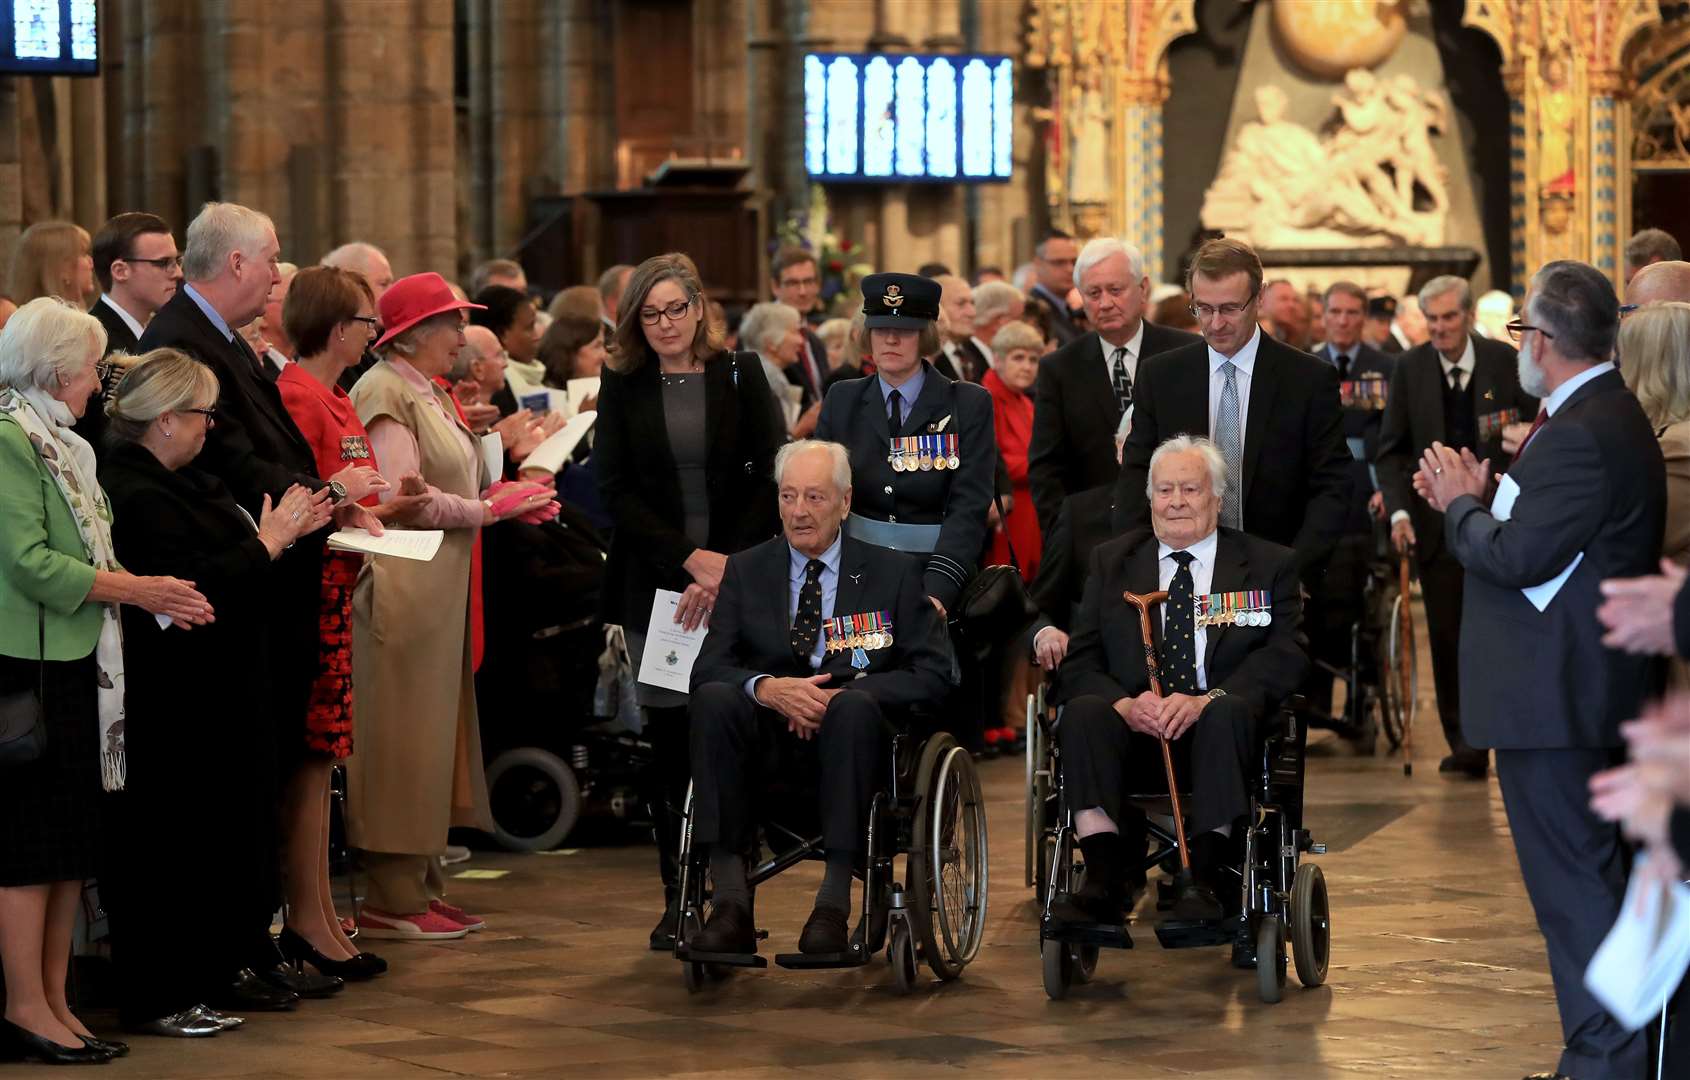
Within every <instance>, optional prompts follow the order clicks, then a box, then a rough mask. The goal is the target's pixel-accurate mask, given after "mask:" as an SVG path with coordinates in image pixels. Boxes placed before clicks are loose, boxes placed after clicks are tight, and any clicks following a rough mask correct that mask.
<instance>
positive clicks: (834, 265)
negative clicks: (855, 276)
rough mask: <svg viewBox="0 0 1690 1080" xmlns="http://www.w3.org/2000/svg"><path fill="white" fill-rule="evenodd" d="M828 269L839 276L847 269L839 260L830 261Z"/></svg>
mask: <svg viewBox="0 0 1690 1080" xmlns="http://www.w3.org/2000/svg"><path fill="white" fill-rule="evenodd" d="M827 268H828V269H829V270H832V271H833V272H834V273H836V274H837V273H839V272H840V271H841V270H843V269H845V264H844V263H842V262H840V261H839V260H838V259H830V260H828V264H827Z"/></svg>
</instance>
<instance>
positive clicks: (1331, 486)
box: [1114, 239, 1350, 582]
mask: <svg viewBox="0 0 1690 1080" xmlns="http://www.w3.org/2000/svg"><path fill="white" fill-rule="evenodd" d="M1261 287H1262V264H1261V260H1260V259H1259V258H1257V256H1256V253H1255V251H1254V250H1252V249H1251V248H1250V246H1249V245H1248V244H1245V243H1242V242H1240V241H1238V240H1229V239H1216V240H1210V241H1208V242H1206V243H1205V244H1204V245H1203V246H1202V247H1200V248H1198V249H1197V254H1196V255H1195V256H1194V257H1193V258H1192V261H1191V268H1190V269H1189V270H1188V271H1187V273H1186V291H1187V292H1188V293H1189V294H1190V295H1191V298H1192V304H1191V312H1192V314H1193V315H1195V316H1196V317H1197V327H1198V329H1199V330H1200V331H1201V332H1202V334H1203V340H1202V341H1201V342H1197V343H1194V344H1191V345H1186V346H1183V347H1181V348H1177V349H1173V350H1170V351H1168V352H1165V353H1162V354H1161V355H1159V356H1152V357H1148V358H1147V359H1145V360H1144V362H1143V363H1141V364H1140V365H1139V368H1138V381H1137V385H1136V386H1135V387H1134V388H1133V423H1132V430H1131V431H1130V432H1128V434H1127V442H1126V446H1125V448H1124V449H1123V451H1122V455H1121V472H1120V476H1119V479H1118V480H1117V481H1116V484H1115V513H1114V527H1115V531H1116V532H1117V533H1122V532H1126V531H1127V530H1128V529H1131V528H1135V527H1139V526H1143V525H1146V524H1148V522H1149V518H1150V505H1149V502H1148V500H1147V498H1146V495H1145V492H1146V490H1147V486H1146V485H1147V480H1148V479H1149V468H1150V455H1151V454H1152V453H1154V452H1155V450H1156V447H1158V446H1160V445H1161V444H1162V443H1163V442H1165V441H1166V440H1168V439H1170V438H1172V437H1173V436H1175V435H1206V436H1208V437H1209V438H1210V439H1212V440H1213V441H1214V443H1215V445H1216V446H1218V447H1219V448H1220V451H1221V456H1222V457H1223V458H1225V460H1226V465H1227V481H1228V482H1227V484H1226V495H1225V497H1224V502H1223V504H1222V507H1221V518H1220V523H1221V524H1222V525H1224V526H1226V527H1228V528H1231V529H1237V530H1239V531H1241V532H1247V533H1249V534H1250V535H1252V536H1257V537H1260V538H1262V539H1264V540H1271V541H1273V542H1274V543H1276V544H1281V545H1284V546H1285V547H1289V548H1292V549H1293V550H1295V551H1296V553H1297V570H1298V573H1299V576H1300V577H1301V578H1302V580H1303V581H1305V582H1307V581H1310V580H1311V579H1312V578H1314V577H1316V576H1317V575H1318V573H1319V571H1320V568H1321V566H1322V565H1323V564H1324V561H1325V559H1326V556H1327V555H1328V553H1329V552H1330V551H1331V550H1332V545H1333V544H1334V543H1336V542H1337V539H1338V537H1339V535H1340V534H1341V533H1342V532H1343V530H1344V518H1345V516H1346V515H1347V514H1348V513H1349V501H1350V474H1349V462H1350V454H1349V450H1348V449H1347V448H1346V446H1345V444H1344V430H1343V410H1342V408H1341V407H1340V405H1339V400H1338V372H1337V369H1335V368H1334V367H1332V366H1331V365H1330V364H1327V363H1324V362H1322V361H1321V360H1319V359H1317V358H1315V357H1313V356H1310V355H1309V354H1308V353H1306V352H1303V351H1301V350H1299V349H1293V348H1292V347H1291V346H1289V345H1286V344H1284V343H1283V342H1280V341H1276V340H1274V339H1273V338H1272V337H1271V336H1270V335H1268V334H1265V333H1263V332H1262V330H1261V328H1260V327H1259V326H1258V325H1257V304H1258V301H1259V298H1260V295H1261Z"/></svg>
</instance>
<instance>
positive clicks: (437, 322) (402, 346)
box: [376, 311, 458, 358]
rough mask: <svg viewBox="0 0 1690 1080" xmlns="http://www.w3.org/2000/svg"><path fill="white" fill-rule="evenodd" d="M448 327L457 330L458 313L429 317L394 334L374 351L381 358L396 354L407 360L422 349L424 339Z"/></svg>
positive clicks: (443, 313) (447, 312)
mask: <svg viewBox="0 0 1690 1080" xmlns="http://www.w3.org/2000/svg"><path fill="white" fill-rule="evenodd" d="M448 326H450V327H451V328H452V329H454V330H455V329H457V326H458V313H457V312H456V311H442V312H441V313H440V314H438V315H430V316H429V317H428V318H426V319H424V320H423V321H422V322H419V323H417V324H416V325H415V326H411V327H407V328H406V329H405V330H404V331H403V332H401V333H398V334H395V335H394V336H393V340H391V341H389V342H387V343H386V344H384V345H381V346H380V347H378V348H377V350H376V351H377V352H379V353H381V354H382V355H383V356H386V355H387V354H389V353H398V354H399V355H400V356H403V357H407V358H409V357H412V356H415V355H417V350H418V349H419V348H421V347H422V343H423V339H424V338H426V337H431V336H432V335H433V334H434V332H435V331H437V330H444V329H446V328H447V327H448Z"/></svg>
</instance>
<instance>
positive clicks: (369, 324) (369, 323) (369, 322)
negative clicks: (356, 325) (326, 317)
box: [347, 315, 381, 336]
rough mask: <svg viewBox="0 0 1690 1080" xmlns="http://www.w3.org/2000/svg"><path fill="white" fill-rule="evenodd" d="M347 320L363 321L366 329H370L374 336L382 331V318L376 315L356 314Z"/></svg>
mask: <svg viewBox="0 0 1690 1080" xmlns="http://www.w3.org/2000/svg"><path fill="white" fill-rule="evenodd" d="M347 321H348V322H361V323H363V324H364V329H366V330H368V331H369V332H370V334H371V335H372V336H374V335H378V334H380V333H381V320H380V319H378V318H376V317H375V316H374V315H354V316H352V318H351V319H349V320H347Z"/></svg>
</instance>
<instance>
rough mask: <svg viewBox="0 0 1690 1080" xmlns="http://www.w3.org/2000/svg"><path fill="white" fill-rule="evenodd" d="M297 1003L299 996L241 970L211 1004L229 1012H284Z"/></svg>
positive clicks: (252, 972) (253, 972)
mask: <svg viewBox="0 0 1690 1080" xmlns="http://www.w3.org/2000/svg"><path fill="white" fill-rule="evenodd" d="M298 1003H299V995H298V994H296V993H294V992H293V991H292V990H289V989H286V988H285V987H279V986H272V985H270V984H269V983H267V982H265V981H264V980H263V979H261V978H259V976H258V973H257V972H256V971H253V970H252V969H251V968H242V969H241V970H240V971H238V972H236V973H235V978H234V979H233V981H231V982H230V983H229V985H228V986H227V987H225V988H224V990H223V992H222V993H221V994H219V995H218V996H217V997H216V999H214V1000H213V1001H212V1002H211V1004H212V1006H214V1007H215V1008H217V1009H219V1010H223V1009H227V1010H228V1011H230V1012H237V1013H244V1012H285V1011H287V1010H288V1009H291V1008H293V1007H294V1006H295V1005H296V1004H298Z"/></svg>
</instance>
